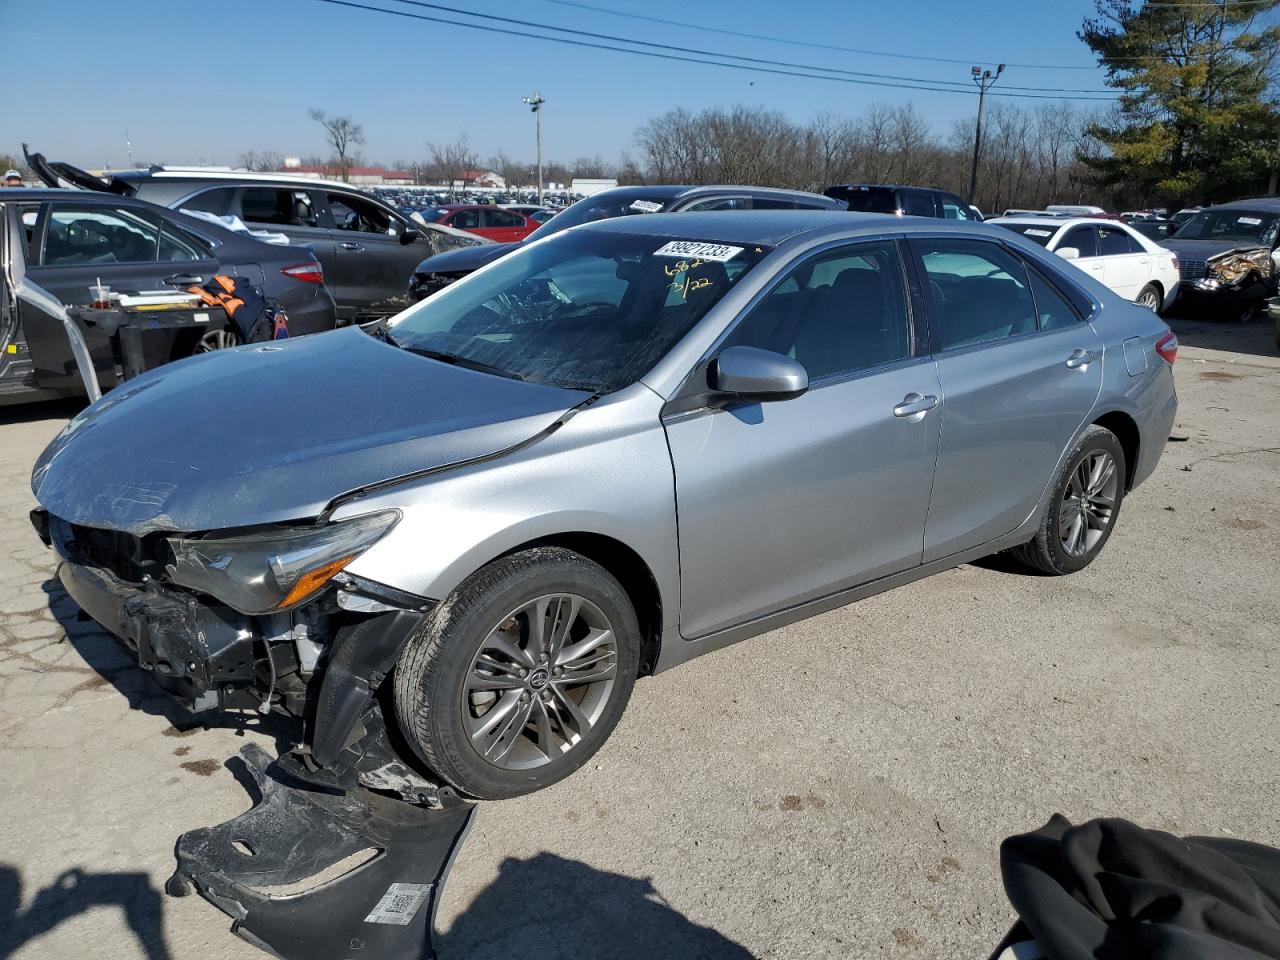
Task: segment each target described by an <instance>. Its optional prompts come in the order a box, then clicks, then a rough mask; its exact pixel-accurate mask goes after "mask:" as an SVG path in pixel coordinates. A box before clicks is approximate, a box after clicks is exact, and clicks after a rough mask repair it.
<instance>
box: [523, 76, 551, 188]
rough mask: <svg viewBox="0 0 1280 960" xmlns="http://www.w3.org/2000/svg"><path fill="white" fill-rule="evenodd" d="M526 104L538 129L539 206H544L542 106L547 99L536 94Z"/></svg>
mask: <svg viewBox="0 0 1280 960" xmlns="http://www.w3.org/2000/svg"><path fill="white" fill-rule="evenodd" d="M524 102H525V103H527V104H528V105H529V109H530V110H532V111H533V116H534V118H535V122H536V125H537V128H538V205H539V206H541V205H542V105H543V104H544V103H546V102H547V101H546V98H545V97H543V96H542V94H540V93H535V94H534V95H533V96H532V97H525V98H524Z"/></svg>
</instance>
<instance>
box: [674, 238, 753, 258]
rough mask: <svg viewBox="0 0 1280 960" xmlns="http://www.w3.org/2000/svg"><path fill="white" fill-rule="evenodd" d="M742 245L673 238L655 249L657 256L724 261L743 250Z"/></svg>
mask: <svg viewBox="0 0 1280 960" xmlns="http://www.w3.org/2000/svg"><path fill="white" fill-rule="evenodd" d="M742 250H743V248H742V247H728V246H725V245H724V244H723V243H702V242H701V241H699V240H672V241H671V242H670V243H668V244H665V245H663V246H661V247H659V248H658V249H657V250H655V251H653V255H654V256H655V257H690V258H693V259H695V260H704V261H710V262H711V263H724V262H725V261H726V260H732V259H733V258H734V257H736V256H737V255H738V254H740V253H741V252H742Z"/></svg>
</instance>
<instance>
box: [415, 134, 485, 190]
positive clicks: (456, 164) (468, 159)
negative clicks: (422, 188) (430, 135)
mask: <svg viewBox="0 0 1280 960" xmlns="http://www.w3.org/2000/svg"><path fill="white" fill-rule="evenodd" d="M427 153H428V154H430V156H431V163H430V167H431V171H432V173H433V174H434V175H435V177H436V178H437V179H438V180H443V181H447V183H448V186H449V196H450V197H452V196H453V194H454V190H455V189H456V188H455V186H454V185H455V184H456V183H460V184H461V185H462V189H464V190H465V189H466V188H467V182H468V177H467V174H468V173H469V172H471V171H472V170H474V169H475V168H476V164H477V163H479V161H478V160H477V159H476V154H475V151H474V150H472V149H471V147H470V146H469V145H468V144H467V137H466V135H465V134H463V135H462V136H460V137H458V139H457V140H455V141H453V143H428V144H427Z"/></svg>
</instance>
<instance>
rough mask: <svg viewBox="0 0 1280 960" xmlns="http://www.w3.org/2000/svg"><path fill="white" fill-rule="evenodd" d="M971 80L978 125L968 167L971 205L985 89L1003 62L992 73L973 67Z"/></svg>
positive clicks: (974, 190)
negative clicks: (975, 87) (976, 106)
mask: <svg viewBox="0 0 1280 960" xmlns="http://www.w3.org/2000/svg"><path fill="white" fill-rule="evenodd" d="M972 73H973V82H974V83H976V84H977V85H978V125H977V127H976V128H975V129H974V131H973V163H972V164H971V165H970V167H969V195H968V196H967V197H966V198H965V201H964V202H965V203H967V204H969V206H973V196H974V194H975V193H977V192H978V154H979V152H981V150H982V107H983V105H984V104H985V103H986V99H987V90H988V89H989V88H990V87H991V85H992V84H993V83H995V82H996V80H998V79H999V78H1000V74H1002V73H1004V64H1003V63H1002V64H1000V65H999V66H997V67H996V72H995V73H994V74H993V73H992V72H991V71H990V70H982V69H980V68H978V67H974V68H973V71H972Z"/></svg>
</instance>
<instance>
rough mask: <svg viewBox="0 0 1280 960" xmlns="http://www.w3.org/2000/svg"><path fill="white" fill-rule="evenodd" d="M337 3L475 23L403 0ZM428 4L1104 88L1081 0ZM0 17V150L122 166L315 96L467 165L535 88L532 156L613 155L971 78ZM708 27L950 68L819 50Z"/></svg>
mask: <svg viewBox="0 0 1280 960" xmlns="http://www.w3.org/2000/svg"><path fill="white" fill-rule="evenodd" d="M352 2H357V3H361V4H365V5H368V6H378V7H386V8H396V9H399V10H402V11H405V12H409V13H414V14H419V15H422V16H434V17H440V18H444V19H452V20H455V21H462V20H469V21H470V22H475V21H474V20H471V19H470V18H467V17H464V16H460V15H457V14H453V13H448V12H443V11H440V10H438V9H427V8H423V7H415V6H413V5H411V4H406V3H403V2H400V0H352ZM439 2H440V3H441V4H442V5H444V6H452V7H455V8H458V9H466V10H468V11H471V12H473V13H488V14H494V15H497V16H504V17H510V18H516V19H521V20H529V21H534V22H537V23H541V24H547V25H556V26H563V27H571V28H573V29H577V30H585V31H591V32H595V33H603V34H611V35H613V36H617V37H622V38H629V39H633V40H640V41H646V42H649V43H658V44H667V45H670V46H675V47H679V48H681V50H686V51H687V50H689V49H690V48H693V49H700V50H706V51H720V52H729V53H734V54H737V55H740V56H745V57H755V58H762V59H769V60H779V61H791V62H794V63H798V64H804V65H813V66H825V67H834V68H836V69H840V70H846V71H862V72H866V73H872V74H893V75H897V76H900V77H907V78H912V79H913V80H915V81H917V82H928V81H943V80H946V81H952V82H958V83H960V84H968V83H969V68H970V63H971V62H972V63H976V64H983V65H991V66H994V64H995V63H997V62H1000V61H1005V62H1008V63H1011V64H1029V65H1032V66H1010V67H1008V68H1007V69H1006V71H1005V73H1004V76H1003V77H1001V78H1000V81H999V83H998V84H997V85H996V86H995V88H994V89H993V93H999V92H1000V90H1001V89H1002V88H1009V87H1012V86H1023V87H1048V88H1051V89H1053V90H1055V91H1056V90H1061V89H1062V88H1066V87H1070V88H1084V89H1089V90H1101V89H1103V86H1104V85H1103V82H1102V81H1103V77H1102V72H1101V71H1100V70H1098V69H1097V68H1096V66H1095V65H1094V61H1093V59H1092V57H1091V56H1090V54H1089V51H1088V48H1086V47H1085V45H1084V44H1083V43H1081V42H1080V41H1079V40H1078V39H1077V38H1076V30H1077V29H1078V28H1079V26H1080V23H1081V21H1082V19H1083V18H1084V17H1085V16H1086V15H1088V14H1089V13H1090V12H1091V11H1092V8H1093V4H1092V2H1091V0H901V2H898V3H887V2H884V0H789V2H787V3H785V4H784V3H779V2H778V0H695V2H689V0H645V2H644V3H637V2H634V0H582V2H584V3H588V4H589V5H591V6H595V7H601V8H607V9H609V10H613V11H617V12H623V13H632V14H636V15H640V16H643V17H649V18H654V19H653V20H640V19H632V18H630V17H624V16H617V15H611V14H607V13H598V12H594V11H590V10H585V9H581V8H580V7H577V6H574V5H571V4H566V3H563V2H555V0H519V2H513V0H439ZM655 21H662V22H655ZM0 24H3V26H2V27H0V36H2V39H3V42H2V43H0V49H3V51H4V60H5V71H4V73H5V81H4V83H5V90H4V93H3V95H2V96H0V153H6V152H8V153H15V154H16V153H19V152H20V150H21V144H22V143H23V142H24V141H25V142H27V143H29V144H31V147H32V149H33V150H39V151H41V152H43V153H44V154H45V155H46V156H48V157H50V158H51V159H60V160H65V161H68V162H71V163H74V164H77V165H79V166H84V167H91V168H100V167H103V166H106V165H109V166H111V167H112V168H116V169H118V168H121V167H124V166H127V165H128V160H129V152H128V149H127V147H126V133H127V135H128V138H129V141H130V142H131V143H132V156H133V159H134V161H139V162H145V163H170V164H183V163H213V164H235V163H237V162H238V159H239V156H240V154H241V153H242V152H244V151H246V150H251V149H252V150H259V151H261V150H273V151H276V152H278V153H280V154H283V155H287V156H307V155H322V154H327V153H328V150H327V148H326V145H325V141H324V138H323V134H322V131H321V130H320V128H319V126H318V125H317V124H316V123H315V121H313V120H311V119H310V117H309V116H308V110H309V108H312V107H315V108H319V109H322V110H325V111H327V112H329V113H336V114H344V115H347V116H350V117H351V118H352V119H354V120H356V121H357V122H359V123H360V124H362V125H363V127H364V136H365V145H364V147H363V148H362V149H363V153H364V156H365V158H366V159H369V160H376V161H381V162H384V163H390V162H392V161H395V160H399V159H407V160H414V159H424V158H425V157H426V156H427V146H426V145H427V143H428V142H433V141H434V142H438V143H439V142H451V141H453V140H455V139H457V138H458V137H459V136H466V137H467V139H468V142H469V144H470V146H471V147H472V148H473V149H474V150H475V151H476V153H477V154H478V155H479V156H480V157H481V158H485V157H488V156H490V155H491V154H493V153H495V152H496V151H497V150H499V149H505V150H506V151H507V153H508V154H509V155H512V156H515V157H519V158H523V159H532V157H533V155H534V121H533V116H532V114H531V113H530V112H529V108H528V107H527V106H525V105H524V104H522V103H521V98H522V97H524V96H528V95H531V94H533V93H534V92H535V91H537V92H540V93H541V94H542V96H543V97H545V98H546V105H545V107H544V108H543V156H544V159H547V160H550V159H558V160H562V161H566V162H568V161H572V160H573V159H574V158H576V157H580V156H592V155H596V154H598V155H600V156H602V157H604V158H605V159H606V160H607V161H615V160H617V159H618V158H619V156H620V155H621V154H622V153H623V152H624V151H626V150H632V151H633V152H634V134H635V131H636V128H637V127H638V126H640V125H641V124H642V123H644V122H645V121H646V120H649V119H651V118H653V117H655V116H658V115H660V114H662V113H664V112H666V111H667V110H669V109H671V108H673V107H684V108H686V109H689V110H691V111H697V110H700V109H703V108H706V107H714V106H726V107H727V106H732V105H734V104H746V105H750V106H762V107H766V108H769V109H776V110H780V111H782V112H784V113H785V114H787V115H788V116H789V117H790V118H791V119H793V120H796V121H804V120H807V119H809V118H811V117H812V116H813V115H814V114H816V113H819V112H832V113H836V114H848V115H856V114H857V113H859V112H860V111H861V110H863V109H864V108H865V107H866V106H867V105H869V104H871V103H873V102H883V103H888V104H899V103H903V102H906V101H911V102H913V103H914V104H915V105H916V106H917V107H918V108H919V109H920V110H921V112H922V113H923V114H924V116H925V118H926V119H927V120H928V121H929V123H930V124H931V125H932V126H933V127H934V128H935V129H936V130H938V131H939V132H940V133H945V132H946V131H948V130H949V129H950V127H951V125H952V123H953V122H954V121H956V120H958V119H961V118H963V117H966V116H970V115H972V112H973V111H974V110H975V109H976V100H977V96H976V92H975V91H974V90H973V89H972V86H971V84H970V86H969V88H968V89H966V90H964V91H963V92H962V93H949V92H948V93H942V92H930V91H920V90H915V91H912V90H901V89H894V88H890V87H877V86H864V85H859V84H853V83H842V82H831V81H826V80H810V79H803V78H798V77H791V76H779V75H776V74H769V73H763V72H749V71H745V70H737V69H726V68H724V67H717V66H708V65H704V64H694V63H684V62H674V61H669V60H659V59H651V58H648V57H641V56H635V55H632V54H628V53H617V52H612V51H606V50H598V49H587V48H583V47H576V46H567V45H563V44H560V43H553V42H547V41H543V40H538V39H535V38H533V37H531V36H529V33H532V32H533V31H530V30H527V29H526V28H524V27H521V26H518V25H512V24H492V23H491V24H490V25H491V26H498V27H502V28H504V29H509V30H512V31H514V32H515V33H516V34H517V35H514V36H513V35H504V34H500V33H493V32H487V31H481V30H475V29H467V28H465V27H462V26H455V25H448V24H441V23H429V22H424V21H421V20H414V19H408V18H403V17H399V16H389V15H386V14H382V13H376V12H372V11H369V10H365V9H355V8H351V7H344V6H338V5H334V4H331V3H326V2H323V0H217V2H216V3H211V2H208V0H201V2H197V0H0ZM715 29H728V30H736V31H741V32H747V33H756V34H763V35H767V36H770V37H774V38H784V39H788V40H797V41H803V42H805V43H809V44H826V45H831V46H838V47H845V48H858V49H861V50H867V51H875V52H876V53H878V54H883V53H885V52H891V53H905V54H911V55H916V56H928V57H939V58H949V59H955V60H958V61H960V62H956V63H940V62H929V61H924V60H910V59H897V58H891V57H886V56H880V55H872V54H869V53H854V52H849V51H848V50H831V49H819V48H815V47H812V46H798V45H792V44H787V43H781V42H776V41H766V40H755V39H749V38H745V37H739V36H726V35H724V34H721V33H716V32H712V31H713V30H715ZM578 39H582V40H585V41H587V42H593V43H611V41H600V40H595V39H592V38H585V37H583V38H578ZM613 45H618V44H616V43H615V44H613ZM651 49H652V48H651ZM658 52H663V53H672V52H673V51H669V50H662V51H658ZM695 56H697V55H695ZM1066 67H1075V68H1084V69H1064V68H1066ZM773 69H789V68H773ZM889 82H896V81H889ZM1010 92H1011V91H1010ZM988 102H991V101H988ZM1005 102H1009V103H1018V104H1021V105H1023V106H1034V105H1035V104H1036V103H1037V102H1039V101H1036V100H1032V99H1022V100H1008V101H1005ZM1081 106H1086V107H1088V106H1092V105H1090V104H1081Z"/></svg>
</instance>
